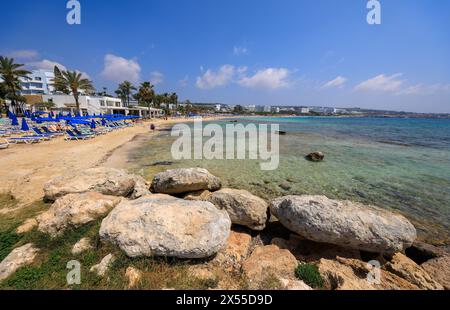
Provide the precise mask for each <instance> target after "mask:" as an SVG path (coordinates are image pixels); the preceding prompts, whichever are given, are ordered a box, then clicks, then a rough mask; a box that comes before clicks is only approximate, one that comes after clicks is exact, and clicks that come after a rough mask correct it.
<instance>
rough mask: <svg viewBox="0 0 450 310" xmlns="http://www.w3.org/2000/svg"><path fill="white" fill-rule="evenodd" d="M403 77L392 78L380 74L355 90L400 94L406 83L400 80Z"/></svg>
mask: <svg viewBox="0 0 450 310" xmlns="http://www.w3.org/2000/svg"><path fill="white" fill-rule="evenodd" d="M401 76H402V74H401V73H397V74H393V75H391V76H388V75H385V74H380V75H378V76H376V77H373V78H371V79H369V80H367V81H364V82H362V83H360V84H358V85H356V87H355V90H357V91H373V92H392V93H395V92H399V91H400V90H401V89H402V86H403V84H404V81H403V80H400V79H399V78H400V77H401Z"/></svg>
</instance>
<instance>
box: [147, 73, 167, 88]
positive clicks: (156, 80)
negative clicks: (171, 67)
mask: <svg viewBox="0 0 450 310" xmlns="http://www.w3.org/2000/svg"><path fill="white" fill-rule="evenodd" d="M150 76H151V77H150V82H151V83H152V84H153V85H155V86H156V85H158V84H161V83H162V82H164V74H162V73H161V72H159V71H153V72H152V73H150Z"/></svg>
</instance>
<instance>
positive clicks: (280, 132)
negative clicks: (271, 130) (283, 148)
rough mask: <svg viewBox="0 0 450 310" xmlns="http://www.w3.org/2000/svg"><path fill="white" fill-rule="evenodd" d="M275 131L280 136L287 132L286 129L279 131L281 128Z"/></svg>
mask: <svg viewBox="0 0 450 310" xmlns="http://www.w3.org/2000/svg"><path fill="white" fill-rule="evenodd" d="M275 133H277V134H279V135H281V136H284V135H285V134H287V132H286V131H281V130H277V131H275Z"/></svg>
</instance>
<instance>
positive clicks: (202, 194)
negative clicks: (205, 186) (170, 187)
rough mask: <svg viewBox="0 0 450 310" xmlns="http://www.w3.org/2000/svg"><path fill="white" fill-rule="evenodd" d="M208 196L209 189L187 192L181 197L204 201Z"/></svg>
mask: <svg viewBox="0 0 450 310" xmlns="http://www.w3.org/2000/svg"><path fill="white" fill-rule="evenodd" d="M209 196H211V192H210V191H209V190H201V191H196V192H192V193H187V194H186V195H184V196H183V199H185V200H196V201H205V200H208V198H209Z"/></svg>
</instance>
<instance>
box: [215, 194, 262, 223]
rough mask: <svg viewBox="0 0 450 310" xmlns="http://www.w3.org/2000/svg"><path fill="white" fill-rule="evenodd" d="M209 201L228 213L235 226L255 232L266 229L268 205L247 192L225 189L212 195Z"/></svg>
mask: <svg viewBox="0 0 450 310" xmlns="http://www.w3.org/2000/svg"><path fill="white" fill-rule="evenodd" d="M208 201H210V202H212V203H213V204H214V205H215V206H216V207H217V208H219V209H221V210H225V211H227V212H228V214H229V215H230V219H231V222H232V223H233V224H238V225H243V226H246V227H248V228H250V229H253V230H263V229H264V228H265V227H266V222H267V210H268V204H267V203H266V202H265V201H264V200H263V199H261V198H259V197H257V196H255V195H252V194H251V193H249V192H247V191H245V190H237V189H230V188H223V189H221V190H219V191H217V192H214V193H212V194H211V196H209V198H208Z"/></svg>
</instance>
